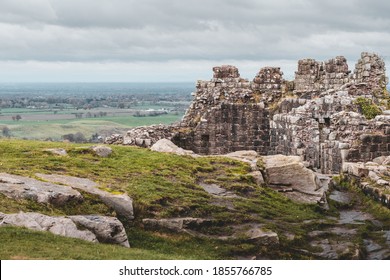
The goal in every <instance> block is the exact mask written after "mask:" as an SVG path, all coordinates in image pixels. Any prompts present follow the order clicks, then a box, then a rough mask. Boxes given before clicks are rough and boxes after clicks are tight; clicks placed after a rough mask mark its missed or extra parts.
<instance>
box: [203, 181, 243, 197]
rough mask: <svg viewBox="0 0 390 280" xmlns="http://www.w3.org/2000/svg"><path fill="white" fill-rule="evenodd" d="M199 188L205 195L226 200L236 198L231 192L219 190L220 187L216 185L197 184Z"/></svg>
mask: <svg viewBox="0 0 390 280" xmlns="http://www.w3.org/2000/svg"><path fill="white" fill-rule="evenodd" d="M199 186H201V187H202V188H203V189H204V190H205V191H206V192H207V193H209V194H211V195H214V196H218V197H226V198H233V197H238V196H237V195H235V194H234V193H232V192H229V191H227V190H226V189H224V188H221V187H220V186H218V185H216V184H205V183H199Z"/></svg>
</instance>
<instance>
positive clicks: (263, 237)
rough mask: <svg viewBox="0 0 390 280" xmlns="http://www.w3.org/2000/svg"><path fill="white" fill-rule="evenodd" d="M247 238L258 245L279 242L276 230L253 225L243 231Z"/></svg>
mask: <svg viewBox="0 0 390 280" xmlns="http://www.w3.org/2000/svg"><path fill="white" fill-rule="evenodd" d="M244 235H245V236H247V237H248V240H250V241H252V242H253V241H254V242H256V243H257V244H260V245H267V246H269V245H276V244H279V237H278V234H277V233H276V232H273V231H270V230H264V229H263V228H261V227H254V228H251V229H249V230H248V231H246V232H245V233H244Z"/></svg>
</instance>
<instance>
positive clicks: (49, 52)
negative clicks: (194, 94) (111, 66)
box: [0, 0, 390, 63]
mask: <svg viewBox="0 0 390 280" xmlns="http://www.w3.org/2000/svg"><path fill="white" fill-rule="evenodd" d="M389 10H390V2H389V1H379V0H371V1H364V0H342V1H341V0H327V1H313V0H311V1H310V0H297V1H288V0H272V1H270V0H267V1H260V0H258V1H256V0H197V1H195V0H193V1H183V0H167V1H161V0H143V1H139V0H137V1H135V0H66V1H65V0H24V1H16V0H0V42H2V43H1V44H0V60H2V61H6V60H15V61H28V60H35V61H49V62H50V61H71V62H86V63H89V62H115V61H121V62H122V61H123V62H134V61H147V62H153V61H154V62H158V63H161V62H164V61H171V60H180V61H186V60H187V61H189V60H191V61H197V60H198V61H201V60H202V61H207V60H209V61H230V60H235V61H248V60H254V61H259V60H267V61H270V60H289V61H295V60H297V59H300V58H303V57H313V58H317V59H327V58H331V57H334V56H336V55H340V54H342V55H345V56H346V57H347V58H348V59H351V60H352V61H354V60H356V59H357V58H358V57H359V53H360V52H361V51H373V52H378V53H380V54H381V55H384V56H385V58H386V57H388V56H389V55H390V53H389V52H390V50H389V49H388V47H387V46H388V45H389V43H390V31H389V30H390V17H389V16H388V11H389Z"/></svg>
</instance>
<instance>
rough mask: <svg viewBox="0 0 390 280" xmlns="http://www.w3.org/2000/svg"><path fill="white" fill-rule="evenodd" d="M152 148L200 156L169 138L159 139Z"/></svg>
mask: <svg viewBox="0 0 390 280" xmlns="http://www.w3.org/2000/svg"><path fill="white" fill-rule="evenodd" d="M150 149H151V150H152V151H155V152H160V153H172V154H176V155H180V156H186V155H187V156H194V157H196V156H198V155H196V154H195V153H194V152H193V151H190V150H184V149H183V148H180V147H178V146H176V145H175V144H174V143H173V142H172V141H171V140H168V139H160V140H158V141H157V142H156V143H154V144H153V146H152V147H150Z"/></svg>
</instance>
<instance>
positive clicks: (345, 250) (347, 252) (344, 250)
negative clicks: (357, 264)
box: [310, 239, 360, 260]
mask: <svg viewBox="0 0 390 280" xmlns="http://www.w3.org/2000/svg"><path fill="white" fill-rule="evenodd" d="M310 245H311V246H314V247H320V248H321V249H322V252H319V253H316V252H315V253H314V255H317V256H319V257H322V258H325V259H332V260H337V259H340V258H345V257H348V258H349V259H359V258H360V253H359V248H358V246H357V245H355V244H353V243H352V242H343V243H341V242H337V241H333V240H329V239H322V240H315V241H312V242H311V243H310Z"/></svg>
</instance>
